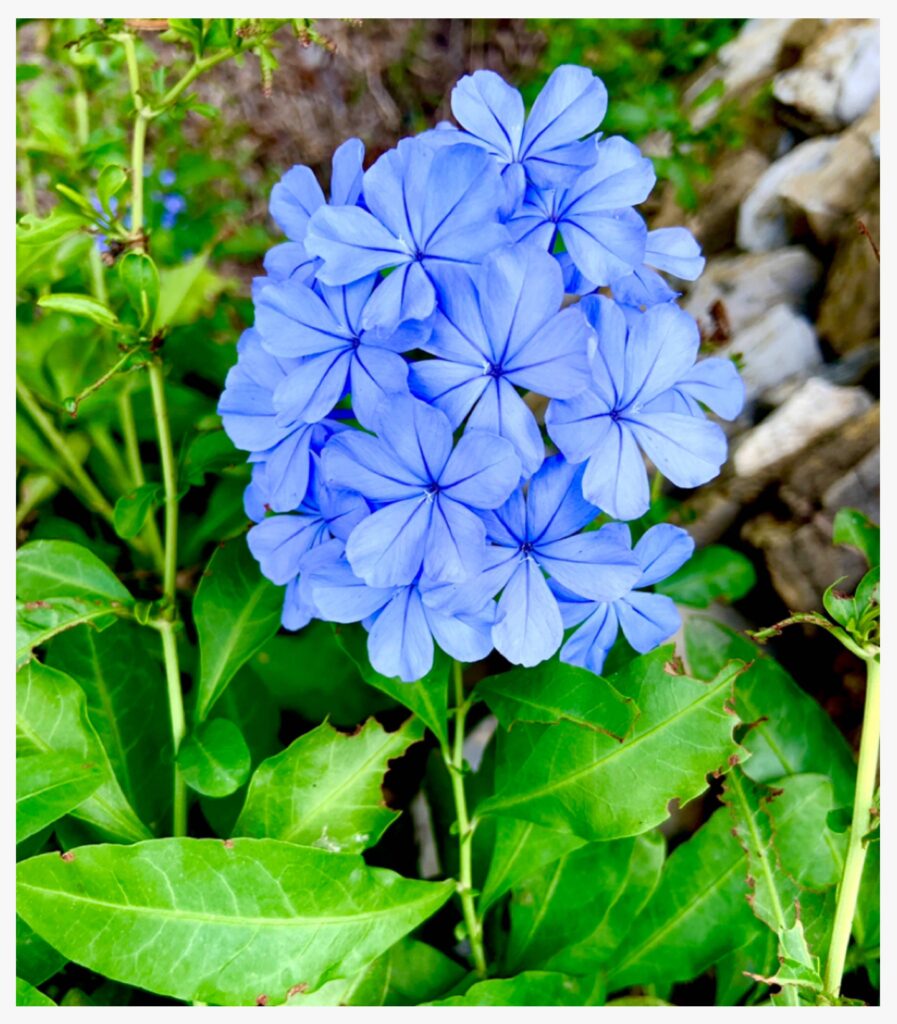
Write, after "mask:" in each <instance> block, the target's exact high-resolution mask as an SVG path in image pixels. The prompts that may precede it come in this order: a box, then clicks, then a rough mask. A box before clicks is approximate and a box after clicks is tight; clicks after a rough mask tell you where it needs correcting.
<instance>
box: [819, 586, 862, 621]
mask: <svg viewBox="0 0 897 1024" xmlns="http://www.w3.org/2000/svg"><path fill="white" fill-rule="evenodd" d="M841 582H842V580H837V581H836V582H834V583H833V584H832V585H831V586H830V587H827V588H826V590H825V592H824V593H823V595H822V604H823V607H824V608H825V610H826V611H827V612H828V613H829V615H831V617H832V618H833V619H834V620H835V622H837V623H838V624H839V625H840V626H843V627H844V628H845V629H848V630H850V631H851V632H852V631H853V630H854V628H855V626H856V624H857V620H858V619H859V615H858V613H857V602H856V601H855V600H854V598H853V597H852V596H851V595H850V594H845V593H844V591H843V590H840V589H838V585H839V584H840V583H841Z"/></svg>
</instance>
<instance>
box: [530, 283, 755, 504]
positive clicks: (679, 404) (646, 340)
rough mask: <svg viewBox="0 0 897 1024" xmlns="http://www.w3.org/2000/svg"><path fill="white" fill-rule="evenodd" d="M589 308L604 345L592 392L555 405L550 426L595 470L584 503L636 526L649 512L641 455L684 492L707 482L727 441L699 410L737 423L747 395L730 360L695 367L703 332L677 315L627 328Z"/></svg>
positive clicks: (661, 311) (650, 317)
mask: <svg viewBox="0 0 897 1024" xmlns="http://www.w3.org/2000/svg"><path fill="white" fill-rule="evenodd" d="M580 305H581V306H582V307H584V312H585V314H586V317H587V318H588V319H589V321H590V322H591V323H592V325H593V326H594V327H595V329H596V331H597V332H598V337H599V343H598V350H597V354H596V356H595V359H594V361H593V363H592V386H591V387H590V388H589V389H588V390H586V391H583V392H582V393H581V394H580V395H578V396H577V397H575V398H572V399H566V400H561V401H557V400H553V401H552V402H551V403H550V405H549V407H548V412H547V413H546V416H545V424H546V426H547V428H548V433H549V435H550V437H551V439H552V440H553V441H554V443H555V444H556V445H557V446H558V448H560V450H561V451H562V452H563V453H564V455H565V457H566V458H567V459H569V460H570V461H571V462H573V463H580V462H586V468H585V474H584V476H583V493H584V494H585V496H586V497H587V498H588V499H589V500H590V501H593V502H594V503H595V504H598V505H600V506H601V507H602V508H603V509H604V510H605V511H606V512H608V513H609V514H610V515H612V516H613V517H614V518H615V519H636V518H638V517H639V516H641V515H643V514H644V513H645V512H647V511H648V506H649V505H650V495H649V488H648V473H647V470H646V468H645V463H644V460H643V459H642V451H644V452H645V454H646V455H648V457H649V458H650V459H651V461H652V462H653V463H654V464H655V466H657V468H658V469H659V470H660V472H662V473H663V474H664V476H666V477H667V478H668V479H670V480H671V481H672V482H673V483H674V484H676V485H677V486H679V487H696V486H698V484H702V483H706V482H707V481H708V480H710V479H711V478H712V477H714V476H716V475H717V473H718V472H719V469H720V466H721V465H722V463H723V462H724V461H725V458H726V437H725V434H723V432H722V430H721V429H720V427H719V426H718V425H717V424H716V423H712V422H711V421H710V420H708V419H707V418H706V417H705V416H704V414H703V412H702V410H701V408H700V406H699V404H698V403H699V402H702V403H704V404H705V405H707V406H709V407H710V408H711V409H713V411H714V412H716V413H717V414H718V415H720V416H723V417H726V418H733V417H734V416H737V415H738V412H739V411H740V409H741V406H742V403H743V400H744V391H743V387H742V385H741V380H740V378H739V376H738V373H737V371H736V370H735V367H734V365H733V364H732V363H731V362H729V361H728V360H725V359H706V360H704V361H703V362H702V363H699V364H698V365H697V366H696V365H695V359H696V357H697V354H698V348H699V345H700V337H699V334H698V327H697V324H696V323H695V321H694V320H693V319H692V318H691V317H690V316H689V315H688V314H687V313H684V312H683V311H682V310H680V309H678V308H677V307H675V306H672V305H660V306H655V307H653V308H651V309H649V310H648V311H647V312H646V313H643V314H641V315H639V316H638V317H637V318H636V320H635V322H634V324H633V326H632V327H631V328H629V329H627V325H626V318H625V317H624V315H623V313H622V311H621V310H620V307H619V306H618V305H616V304H615V303H614V302H613V301H611V300H610V299H606V298H604V297H602V296H588V297H587V298H585V299H583V300H582V302H581V303H580Z"/></svg>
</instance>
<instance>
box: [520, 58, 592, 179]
mask: <svg viewBox="0 0 897 1024" xmlns="http://www.w3.org/2000/svg"><path fill="white" fill-rule="evenodd" d="M606 110H607V90H606V89H605V88H604V84H603V83H602V82H601V79H600V78H597V77H596V76H595V75H593V74H592V72H591V71H589V70H588V68H583V67H577V66H576V65H572V64H564V65H561V67H558V68H555V70H554V71H553V72H552V74H551V77H550V78H549V79H548V81H547V82H546V83H545V86H544V88H543V89H542V91H541V92H540V93H539V95H538V96H537V97H536V102H535V103H534V104H533V108H532V110H531V111H530V115H529V118H528V119H527V122H526V127H525V129H524V132H523V142H522V147H523V157H524V159H525V162H526V168H527V173H528V174H529V175H530V177H531V178H532V180H533V181H534V182H535V184H537V185H540V186H543V187H550V186H552V185H558V184H569V183H570V181H571V180H572V178H573V177H575V175H576V173H577V171H578V170H579V168H581V167H584V166H588V165H589V162H590V160H591V159H594V155H593V154H591V153H589V152H588V150H587V148H586V147H585V146H580V147H578V148H576V147H575V145H574V146H571V144H575V143H576V142H577V140H579V139H581V138H582V137H583V136H584V135H588V134H589V133H591V132H593V131H594V130H595V129H596V128H597V127H598V125H599V124H601V121H602V119H603V118H604V114H605V112H606ZM592 146H594V143H592ZM565 147H566V148H567V158H566V159H567V160H568V161H569V162H570V164H569V166H567V167H564V165H563V164H562V163H559V162H558V161H557V159H556V158H555V159H553V158H552V151H553V150H557V149H559V148H565Z"/></svg>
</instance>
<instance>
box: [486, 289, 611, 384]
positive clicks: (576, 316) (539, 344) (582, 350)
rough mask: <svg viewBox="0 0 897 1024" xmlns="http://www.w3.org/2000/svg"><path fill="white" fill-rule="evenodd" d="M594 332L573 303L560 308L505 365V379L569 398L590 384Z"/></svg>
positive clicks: (510, 355) (512, 354)
mask: <svg viewBox="0 0 897 1024" xmlns="http://www.w3.org/2000/svg"><path fill="white" fill-rule="evenodd" d="M594 349H595V332H594V331H593V330H592V327H591V325H590V324H589V322H588V321H587V320H586V318H585V317H584V316H583V315H582V312H581V311H580V310H579V309H577V308H576V307H575V306H573V307H571V308H569V309H564V310H561V312H560V313H558V314H557V315H556V316H553V317H552V318H551V319H550V320H549V321H548V322H547V323H545V324H543V325H542V326H541V327H540V328H539V329H538V330H537V331H536V333H535V334H534V335H533V336H532V337H531V338H530V339H529V340H528V341H526V342H524V344H523V345H521V346H520V347H519V348H518V349H517V351H516V352H514V353H510V354H509V356H508V359H507V360H506V362H505V364H504V369H505V374H506V376H507V379H508V380H510V381H511V383H512V384H515V385H516V386H517V387H521V388H527V389H529V390H531V391H535V392H537V393H538V394H541V395H545V396H547V397H548V398H572V397H573V396H574V395H578V394H579V393H580V392H581V391H583V390H584V389H585V388H587V387H588V386H589V383H590V380H591V368H590V362H591V357H592V355H593V353H594Z"/></svg>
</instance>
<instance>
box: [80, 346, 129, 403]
mask: <svg viewBox="0 0 897 1024" xmlns="http://www.w3.org/2000/svg"><path fill="white" fill-rule="evenodd" d="M139 351H140V345H134V346H133V347H132V348H128V349H125V351H124V352H123V353H122V355H121V357H120V358H118V359H116V360H115V362H114V363H113V364H112V366H110V367H109V369H108V370H107V371H106V372H105V373H104V374H103V376H102V377H98V378H97V379H96V380H95V381H94V382H93V383H92V384H88V385H87V387H86V388H85V389H84V390H83V391H82V392H81V393H80V394H78V395H75V397H74V398H73V399H72V403H73V405H72V408H71V409H70V410H69V412H70V414H71V415H72V416H76V415H77V414H78V407H79V406H80V405H81V403H82V402H83V401H84V399H85V398H89V397H90V396H91V395H92V394H93V393H94V391H99V390H100V388H101V387H102V386H103V385H104V384H107V383H108V382H109V381H110V380H112V378H113V377H114V376H115V375H116V374H117V373H118V372H119V370H121V368H122V367H123V366H124V365H125V363H126V362H127V361H128V360H129V359H130V358H131V356H132V355H134V353H135V352H139Z"/></svg>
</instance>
